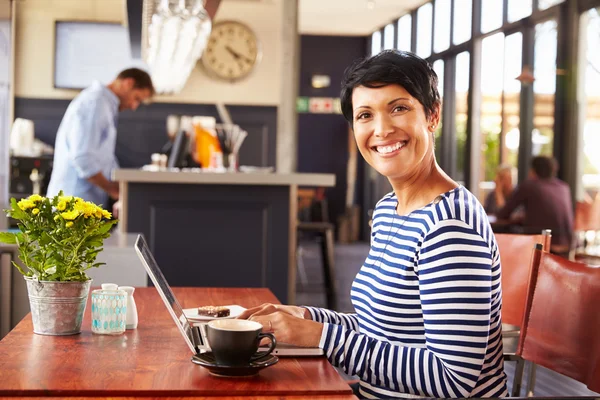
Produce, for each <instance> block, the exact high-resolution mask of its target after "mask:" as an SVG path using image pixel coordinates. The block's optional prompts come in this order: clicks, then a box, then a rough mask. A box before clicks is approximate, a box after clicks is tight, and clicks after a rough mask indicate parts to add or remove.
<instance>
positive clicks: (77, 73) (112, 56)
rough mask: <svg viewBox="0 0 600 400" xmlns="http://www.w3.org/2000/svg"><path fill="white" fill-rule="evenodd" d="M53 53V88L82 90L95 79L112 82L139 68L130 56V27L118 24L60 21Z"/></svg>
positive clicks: (145, 66)
mask: <svg viewBox="0 0 600 400" xmlns="http://www.w3.org/2000/svg"><path fill="white" fill-rule="evenodd" d="M55 31H56V34H55V45H54V48H55V53H54V87H56V88H62V89H83V88H86V87H88V86H89V85H90V84H91V83H92V82H93V81H94V80H99V81H100V82H101V83H103V84H107V83H109V82H111V81H112V80H113V79H114V78H115V77H116V76H117V74H118V73H119V72H121V71H122V70H124V69H126V68H131V67H137V68H141V69H144V70H148V67H147V65H146V64H145V63H144V62H143V61H142V60H140V59H133V58H132V57H131V46H130V42H129V32H128V30H127V28H126V27H125V26H123V25H121V24H118V23H103V22H71V21H57V22H56V29H55Z"/></svg>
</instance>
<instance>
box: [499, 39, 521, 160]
mask: <svg viewBox="0 0 600 400" xmlns="http://www.w3.org/2000/svg"><path fill="white" fill-rule="evenodd" d="M522 54H523V34H521V32H517V33H513V34H512V35H510V36H507V37H506V39H505V41H504V104H503V117H502V140H501V143H502V148H501V149H500V151H501V153H500V162H501V163H503V164H510V165H512V166H513V167H515V168H516V167H517V166H518V164H519V139H520V136H521V135H520V131H519V124H520V121H521V119H520V114H519V112H520V110H521V107H520V98H521V82H519V81H518V80H517V79H515V78H516V77H517V76H519V74H520V73H521V69H522Z"/></svg>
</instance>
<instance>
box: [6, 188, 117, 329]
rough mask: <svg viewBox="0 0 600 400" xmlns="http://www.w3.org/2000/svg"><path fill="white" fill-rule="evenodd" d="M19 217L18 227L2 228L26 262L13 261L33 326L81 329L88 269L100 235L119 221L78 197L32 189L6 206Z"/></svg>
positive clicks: (106, 234)
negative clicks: (44, 194) (13, 229)
mask: <svg viewBox="0 0 600 400" xmlns="http://www.w3.org/2000/svg"><path fill="white" fill-rule="evenodd" d="M5 211H6V213H7V215H8V216H9V217H12V218H14V219H16V220H18V221H19V224H18V226H19V232H17V233H10V232H0V242H4V243H8V244H15V245H17V247H18V250H19V258H20V259H21V261H22V262H23V264H24V265H25V268H21V266H20V265H19V264H17V263H15V262H14V261H13V264H14V266H15V267H16V268H17V269H18V270H19V272H21V273H22V274H23V276H24V277H25V280H26V282H27V291H28V294H29V305H30V308H31V317H32V320H33V331H34V332H35V333H39V334H43V335H71V334H76V333H79V332H81V321H82V319H83V313H84V311H85V306H86V302H87V297H88V294H89V290H90V283H91V279H90V278H89V277H88V276H87V274H86V270H88V269H89V268H94V267H99V266H100V265H102V264H104V263H98V262H96V257H97V256H98V253H100V252H101V251H102V244H103V242H104V239H106V238H107V237H109V236H110V229H111V227H112V226H113V225H114V224H115V223H116V222H117V220H115V219H112V215H111V213H109V212H108V211H106V210H103V209H102V207H99V206H97V205H95V204H93V203H90V202H87V201H84V200H82V199H80V198H78V197H73V196H64V195H63V193H62V192H60V193H59V195H58V196H55V197H52V198H46V197H42V196H39V195H35V194H34V195H31V196H29V197H28V198H26V199H23V200H20V201H19V202H17V201H16V200H15V199H14V198H12V199H11V207H10V208H9V209H7V210H5Z"/></svg>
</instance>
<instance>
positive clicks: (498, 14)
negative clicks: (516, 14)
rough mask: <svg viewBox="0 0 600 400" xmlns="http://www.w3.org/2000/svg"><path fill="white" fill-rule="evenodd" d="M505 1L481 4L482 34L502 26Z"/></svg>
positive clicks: (493, 0)
mask: <svg viewBox="0 0 600 400" xmlns="http://www.w3.org/2000/svg"><path fill="white" fill-rule="evenodd" d="M502 3H503V0H484V1H482V2H481V32H482V33H486V32H490V31H493V30H494V29H498V28H500V27H501V26H502V9H503V4H502Z"/></svg>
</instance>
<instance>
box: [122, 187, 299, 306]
mask: <svg viewBox="0 0 600 400" xmlns="http://www.w3.org/2000/svg"><path fill="white" fill-rule="evenodd" d="M128 205H129V206H128V220H127V228H128V231H129V232H141V233H143V234H144V235H145V236H146V238H147V240H148V243H149V244H150V248H151V249H152V252H153V253H154V256H155V257H156V260H157V262H158V263H159V265H160V267H161V269H162V271H163V273H164V274H165V276H166V278H167V280H168V281H169V282H170V283H171V284H172V285H174V286H181V285H185V286H201V287H209V286H228V287H268V288H269V289H271V290H272V291H273V292H274V293H275V295H276V296H277V297H278V298H279V299H281V300H282V301H283V302H286V301H287V286H288V282H287V280H288V263H289V261H288V252H289V230H288V229H289V223H288V221H289V187H287V186H242V185H239V186H238V185H183V184H181V185H179V184H173V185H169V184H148V183H131V184H129V201H128Z"/></svg>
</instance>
